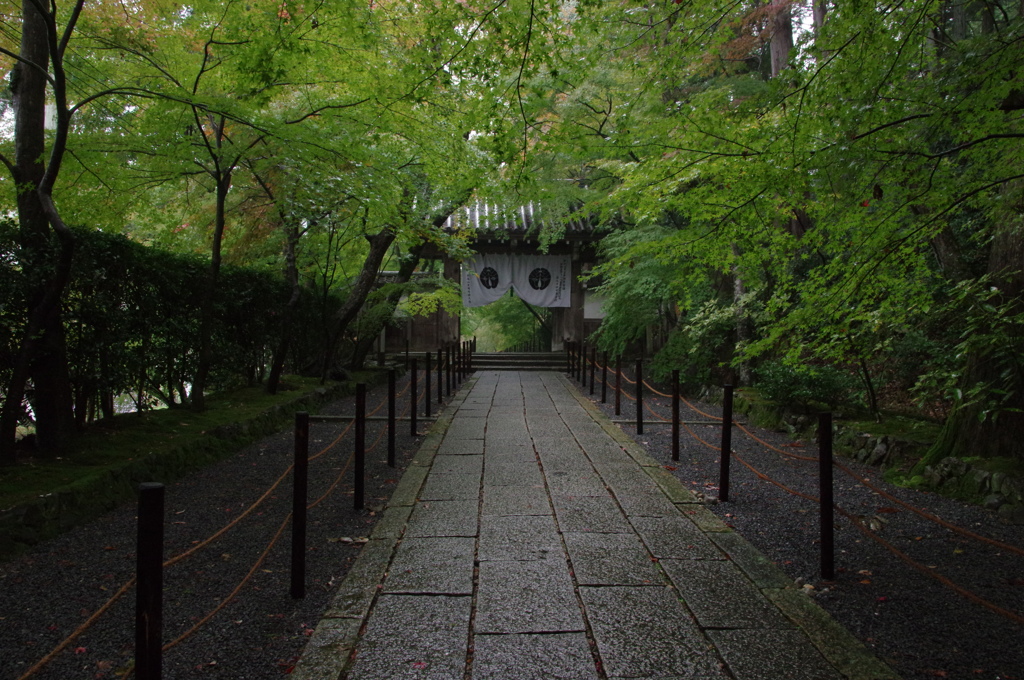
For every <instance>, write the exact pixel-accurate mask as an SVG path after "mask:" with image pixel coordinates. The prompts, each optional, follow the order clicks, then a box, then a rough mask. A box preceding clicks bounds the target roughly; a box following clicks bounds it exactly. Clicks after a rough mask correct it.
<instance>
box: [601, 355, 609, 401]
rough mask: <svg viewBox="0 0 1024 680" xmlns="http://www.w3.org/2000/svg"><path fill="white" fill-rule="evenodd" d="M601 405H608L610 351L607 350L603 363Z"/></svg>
mask: <svg viewBox="0 0 1024 680" xmlns="http://www.w3.org/2000/svg"><path fill="white" fill-rule="evenodd" d="M601 403H602V404H607V403H608V351H607V350H605V353H604V361H603V362H601Z"/></svg>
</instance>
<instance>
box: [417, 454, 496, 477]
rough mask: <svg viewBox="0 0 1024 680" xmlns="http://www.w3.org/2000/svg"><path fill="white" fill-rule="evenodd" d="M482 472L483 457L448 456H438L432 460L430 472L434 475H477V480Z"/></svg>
mask: <svg viewBox="0 0 1024 680" xmlns="http://www.w3.org/2000/svg"><path fill="white" fill-rule="evenodd" d="M483 470H484V456H483V454H480V455H478V456H474V455H465V456H449V455H444V454H439V455H437V456H435V458H434V464H433V466H432V467H431V470H430V471H431V472H432V473H434V474H442V475H444V474H455V475H471V474H473V475H477V480H479V479H480V475H481V474H482V473H483Z"/></svg>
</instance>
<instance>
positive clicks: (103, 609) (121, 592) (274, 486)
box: [19, 382, 411, 680]
mask: <svg viewBox="0 0 1024 680" xmlns="http://www.w3.org/2000/svg"><path fill="white" fill-rule="evenodd" d="M410 385H411V382H410V383H408V384H406V386H405V388H403V389H402V392H401V394H405V392H406V391H407V390H408V389H409V386H410ZM384 403H385V402H384V401H382V402H381V404H379V405H378V406H377V408H376V409H374V411H373V413H376V412H377V411H379V410H380V408H381V407H382V406H383V405H384ZM351 428H352V423H349V424H348V426H346V427H345V429H344V430H343V431H342V433H341V434H340V435H338V436H337V437H336V438H335V439H334V441H332V442H331V443H330V444H328V445H327V446H325V447H324V448H323V449H321V450H320V451H319V452H318V453H316V454H315V455H313V456H310V458H309V460H310V461H313V460H316V459H317V458H320V457H321V456H323V455H324V454H326V453H327V452H328V451H330V450H331V449H332V448H334V447H335V446H336V445H337V444H338V442H340V441H341V440H342V439H343V438H344V437H345V435H347V434H348V431H349V430H350V429H351ZM379 441H380V437H378V442H379ZM374 446H376V444H374ZM293 467H294V464H292V465H289V466H288V467H287V468H286V469H285V471H284V472H282V473H281V475H280V476H279V477H278V478H277V479H276V480H275V481H274V483H273V484H272V485H271V486H270V488H269V489H267V490H266V491H265V492H264V493H263V495H262V496H260V497H259V498H258V499H256V501H254V502H253V503H252V505H250V506H249V507H248V508H246V509H245V510H244V511H243V512H242V513H241V514H239V515H238V516H237V517H235V518H234V519H233V520H231V521H230V522H228V523H227V524H225V525H224V526H223V527H221V528H220V529H218V530H217V531H216V532H214V533H213V534H212V535H211V536H209V537H207V538H205V539H203V540H202V541H201V542H199V543H197V544H195V545H193V546H192V547H191V548H189V549H188V550H186V551H185V552H183V553H180V554H178V555H175V556H174V557H171V558H169V559H167V560H165V561H164V563H163V567H164V568H167V567H171V566H173V565H175V564H177V563H178V562H181V561H182V560H184V559H186V558H187V557H190V556H192V555H194V554H195V553H196V552H198V551H199V550H201V549H203V548H205V547H206V546H208V545H209V544H210V543H212V542H213V541H215V540H217V539H218V538H220V537H221V536H223V535H224V533H226V532H227V531H229V530H230V529H231V528H233V527H234V526H235V525H237V524H238V523H239V522H241V521H242V520H243V519H244V518H245V517H247V516H248V515H250V514H252V512H253V511H254V510H255V509H256V508H257V507H259V506H260V505H261V504H262V503H263V501H265V500H266V499H267V498H268V497H269V496H270V494H272V493H273V492H274V491H275V490H276V489H277V487H278V486H280V485H281V483H282V482H283V481H284V479H285V477H287V476H288V474H289V473H291V471H292V469H293ZM343 474H344V472H343ZM336 485H337V482H335V484H334V485H332V487H331V490H332V491H333V489H334V486H336ZM329 493H330V492H328V494H329ZM326 496H327V494H325V495H324V496H322V497H321V498H320V499H318V500H317V501H316V503H319V502H320V501H322V500H323V499H324V498H326ZM316 503H314V505H316ZM310 507H312V506H310ZM289 516H290V515H289ZM274 540H276V538H275V539H274ZM268 550H269V547H268ZM134 584H135V577H134V576H133V577H131V578H130V579H128V581H127V582H125V583H124V584H123V585H122V586H121V587H120V588H119V589H118V590H117V592H115V593H114V594H113V595H112V596H111V597H110V598H109V599H108V600H107V601H106V602H105V603H103V604H102V605H101V606H100V607H99V609H97V610H96V611H95V612H93V613H92V614H91V615H90V616H89V618H88V619H86V620H85V621H84V622H83V623H82V624H81V625H80V626H79V627H78V628H76V629H75V630H74V631H73V632H72V633H71V634H70V635H69V636H68V637H66V638H65V639H64V640H63V641H62V642H61V643H60V644H58V645H57V646H56V647H54V648H53V649H52V650H50V652H49V653H47V654H46V656H44V657H43V658H42V659H40V660H39V661H37V662H36V663H35V664H34V665H33V666H32V667H31V668H29V669H28V670H27V671H26V672H25V673H24V674H23V675H22V676H21V677H20V678H19V680H24V679H25V678H28V677H30V676H31V675H33V674H34V673H36V672H37V671H39V670H40V669H42V668H43V667H44V666H46V665H47V664H48V663H49V662H50V661H52V660H53V659H54V657H56V656H57V654H59V653H60V652H62V651H63V650H64V649H66V648H67V646H68V645H69V644H71V643H72V642H73V641H74V640H75V639H77V638H78V637H79V636H80V635H81V634H82V633H84V632H85V631H86V630H88V629H89V628H90V627H92V625H93V624H94V623H95V622H96V620H97V619H98V618H99V617H100V616H102V615H103V614H104V613H105V612H106V611H107V610H108V609H110V607H111V606H112V605H113V604H114V603H115V602H117V600H119V599H120V598H121V597H122V596H123V595H124V594H125V593H126V592H127V591H128V589H129V588H131V587H132V586H133V585H134ZM232 597H233V594H232ZM175 644H176V643H175Z"/></svg>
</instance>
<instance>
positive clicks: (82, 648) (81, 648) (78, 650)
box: [75, 647, 87, 654]
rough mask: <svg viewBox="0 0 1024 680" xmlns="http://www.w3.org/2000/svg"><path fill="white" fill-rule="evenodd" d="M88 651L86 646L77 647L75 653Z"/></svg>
mask: <svg viewBox="0 0 1024 680" xmlns="http://www.w3.org/2000/svg"><path fill="white" fill-rule="evenodd" d="M86 651H87V650H86V648H85V647H75V654H85V652H86Z"/></svg>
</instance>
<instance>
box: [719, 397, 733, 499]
mask: <svg viewBox="0 0 1024 680" xmlns="http://www.w3.org/2000/svg"><path fill="white" fill-rule="evenodd" d="M721 444H722V446H721V449H722V450H721V455H720V456H719V467H718V500H720V501H723V502H725V501H728V500H729V464H730V463H731V462H732V385H726V386H725V392H724V394H723V395H722V440H721Z"/></svg>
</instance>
